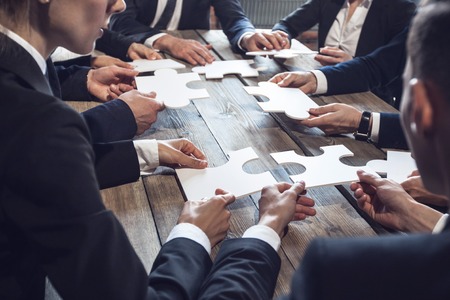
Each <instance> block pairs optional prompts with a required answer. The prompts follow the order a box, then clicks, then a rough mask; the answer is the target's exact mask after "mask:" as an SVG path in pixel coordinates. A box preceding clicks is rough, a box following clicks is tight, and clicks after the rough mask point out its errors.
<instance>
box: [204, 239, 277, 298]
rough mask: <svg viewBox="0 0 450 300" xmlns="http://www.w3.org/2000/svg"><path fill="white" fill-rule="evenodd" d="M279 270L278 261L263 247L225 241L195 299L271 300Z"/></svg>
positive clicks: (260, 243)
mask: <svg viewBox="0 0 450 300" xmlns="http://www.w3.org/2000/svg"><path fill="white" fill-rule="evenodd" d="M279 270H280V258H279V256H278V254H277V253H276V252H275V251H274V249H273V248H272V247H271V246H269V245H268V244H267V243H265V242H263V241H261V240H258V239H252V238H241V239H232V240H226V241H225V242H223V244H222V245H221V248H220V251H219V254H218V256H217V257H216V260H215V262H214V265H213V267H212V270H211V273H210V274H209V275H208V277H207V278H206V280H205V281H204V283H203V287H202V290H201V294H200V296H199V298H198V299H243V298H242V295H246V298H245V299H272V297H273V292H274V290H275V284H276V280H277V277H278V272H279Z"/></svg>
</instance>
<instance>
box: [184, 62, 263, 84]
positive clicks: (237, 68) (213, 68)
mask: <svg viewBox="0 0 450 300" xmlns="http://www.w3.org/2000/svg"><path fill="white" fill-rule="evenodd" d="M253 63H254V61H253V60H252V59H249V60H227V61H214V62H213V63H211V64H207V65H206V66H202V67H195V68H192V71H193V72H197V73H199V74H205V76H206V79H221V78H223V75H227V74H240V75H241V76H242V77H258V74H259V73H258V70H257V69H255V68H253V67H252V66H250V65H251V64H253Z"/></svg>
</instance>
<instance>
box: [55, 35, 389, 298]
mask: <svg viewBox="0 0 450 300" xmlns="http://www.w3.org/2000/svg"><path fill="white" fill-rule="evenodd" d="M172 34H173V35H175V36H179V37H183V38H189V39H194V40H197V41H200V42H201V43H209V44H212V45H213V47H214V49H213V50H212V52H213V53H214V55H215V57H216V60H231V59H243V58H245V59H249V57H242V56H241V55H239V54H235V53H233V52H232V51H231V48H230V45H229V43H228V40H227V39H226V37H225V35H224V34H223V32H222V31H220V30H210V31H201V30H195V31H194V30H187V31H176V32H172ZM254 60H255V62H256V64H257V65H258V66H265V67H266V70H264V71H261V72H260V75H259V77H257V78H241V77H240V76H237V75H226V76H225V77H224V78H223V79H221V80H206V79H205V77H204V76H203V75H201V77H202V81H201V82H193V83H191V84H190V86H191V87H198V88H200V87H202V88H206V89H207V90H208V93H209V95H210V98H209V99H198V100H193V101H191V104H189V106H187V107H184V108H182V109H177V110H174V109H166V110H164V111H163V112H161V113H159V115H158V121H157V122H156V123H155V124H153V125H152V127H151V128H150V129H149V130H147V131H146V132H145V133H144V134H143V135H141V136H139V137H137V138H138V139H143V138H145V139H147V138H152V139H171V138H181V137H183V138H188V139H190V140H191V141H193V142H194V143H195V144H196V145H197V146H198V147H199V148H200V149H201V150H202V151H203V152H204V153H205V154H206V156H207V159H208V162H209V166H210V167H217V166H221V165H223V164H225V163H226V162H227V161H228V156H227V153H229V152H230V151H236V150H239V149H242V148H246V147H252V148H253V149H254V150H255V151H256V153H257V154H258V156H259V158H260V159H258V160H255V161H251V162H248V163H247V164H245V166H244V170H245V171H246V172H249V173H262V172H265V171H270V172H271V173H272V175H273V176H274V177H275V178H276V179H277V180H278V181H287V182H290V179H289V175H292V174H298V173H300V172H302V171H303V170H302V168H301V167H299V166H298V165H295V164H287V165H282V166H281V165H278V164H276V162H275V161H274V160H273V159H272V158H271V157H270V155H269V154H270V153H273V152H279V151H287V150H294V151H295V152H296V153H298V154H300V155H306V156H315V155H320V154H321V153H322V151H321V150H320V149H319V148H320V147H322V146H329V145H338V144H342V145H345V146H346V147H347V148H349V149H350V150H351V151H352V152H353V153H354V156H353V157H350V158H345V159H342V161H343V162H344V163H346V164H349V165H355V166H362V165H365V164H366V162H367V161H369V160H372V159H384V158H385V157H386V156H385V152H383V151H382V150H381V149H379V148H377V147H375V146H374V145H372V144H369V143H366V142H361V141H356V140H354V139H353V137H351V136H350V135H340V136H325V135H324V134H323V132H322V131H320V130H319V129H317V128H306V127H304V126H300V125H298V124H296V123H295V122H294V121H292V120H290V119H289V118H287V117H286V116H284V114H281V113H279V114H278V113H276V114H273V113H271V114H269V113H264V112H262V111H261V109H260V108H259V106H258V105H257V101H262V100H263V99H261V98H258V97H254V96H252V95H248V94H247V93H246V92H245V91H244V89H243V88H242V86H244V85H249V86H253V85H257V83H258V82H260V81H266V80H268V79H269V78H271V77H272V76H273V75H274V74H277V73H279V72H283V71H286V70H309V69H311V68H317V67H318V65H317V63H316V62H315V61H314V60H313V56H311V55H305V56H299V57H296V58H293V59H288V60H286V61H275V60H273V59H269V58H263V57H255V58H254ZM183 63H184V62H183ZM184 64H186V63H184ZM186 65H187V64H186ZM190 69H191V66H188V67H187V68H186V69H185V70H178V71H179V72H180V71H181V72H189V71H190ZM312 99H313V100H314V101H315V102H316V103H317V104H319V105H323V104H327V103H339V102H340V103H347V104H351V105H354V106H355V107H358V108H360V109H364V110H372V111H391V112H394V111H396V110H395V109H394V108H392V107H391V106H389V105H388V104H386V103H385V102H383V101H382V100H380V99H379V98H377V97H376V96H375V95H373V94H372V93H370V92H367V93H357V94H349V95H339V96H327V97H324V96H321V97H313V98H312ZM71 104H72V106H73V107H74V108H75V109H77V110H79V111H83V110H85V109H88V108H90V107H93V106H94V105H96V104H95V103H90V102H71ZM323 172H339V170H330V169H327V166H323ZM157 173H159V174H158V175H157V174H155V175H150V176H143V177H141V178H140V179H139V181H137V182H134V183H131V184H127V185H122V186H119V187H115V188H110V189H106V190H103V191H102V196H103V200H104V203H105V205H106V206H107V207H108V208H109V209H111V210H112V211H114V213H115V214H116V215H117V217H118V219H119V220H120V222H121V223H122V225H123V226H124V227H125V230H126V232H127V234H128V237H129V238H130V240H131V243H132V244H133V246H134V247H135V249H136V252H137V253H138V255H139V257H140V258H141V260H142V262H143V264H144V265H145V268H146V269H147V270H150V268H151V265H152V262H153V260H154V259H155V257H156V255H157V253H158V251H159V249H160V248H161V245H162V244H163V243H164V241H165V240H166V238H167V236H168V234H169V232H170V230H171V229H172V227H173V226H174V225H175V224H176V221H177V219H178V215H179V213H180V212H181V209H182V207H183V203H184V201H185V198H184V196H183V190H182V188H181V186H180V184H179V182H178V180H177V177H176V175H175V172H173V171H172V170H171V169H164V170H163V172H157ZM307 195H308V196H309V197H311V198H313V199H314V200H315V201H316V209H317V215H316V216H315V217H311V218H308V219H307V220H305V221H299V222H292V223H291V224H290V226H289V232H288V234H287V235H286V236H285V237H284V239H283V240H282V244H281V249H280V250H279V252H278V253H279V255H280V257H281V262H282V263H281V270H280V274H279V276H278V282H277V286H276V290H275V295H274V298H276V297H277V296H279V295H281V294H285V293H287V292H288V291H289V285H290V281H291V277H292V275H293V272H294V270H295V268H296V267H298V266H299V264H301V261H302V257H303V254H304V251H305V250H306V247H307V246H308V244H309V242H310V241H311V240H312V239H314V238H315V237H318V236H322V237H344V236H345V237H357V236H372V235H376V234H384V233H387V231H386V230H385V229H384V228H382V227H381V226H379V225H377V224H376V223H374V222H373V221H371V220H370V219H368V218H367V217H366V216H365V215H364V213H362V212H361V211H360V210H359V209H358V208H357V206H356V203H355V199H354V198H353V196H352V193H351V192H350V190H349V186H348V184H347V185H338V186H326V187H318V188H311V189H309V190H308V194H307ZM258 200H259V193H257V194H254V195H250V196H247V197H244V198H241V199H239V200H237V201H236V202H235V203H233V204H232V205H230V206H229V209H230V211H231V220H230V222H231V228H230V231H229V234H228V238H233V237H240V236H242V234H243V232H244V231H245V230H246V229H247V228H248V227H250V226H252V225H254V224H255V223H256V222H257V220H258ZM218 247H220V244H219V246H218ZM218 247H216V248H214V249H213V251H212V252H213V253H212V256H213V257H214V256H215V255H216V253H217V250H218ZM48 296H49V297H47V298H52V297H51V295H48Z"/></svg>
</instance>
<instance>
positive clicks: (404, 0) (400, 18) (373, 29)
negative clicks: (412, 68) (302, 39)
mask: <svg viewBox="0 0 450 300" xmlns="http://www.w3.org/2000/svg"><path fill="white" fill-rule="evenodd" d="M344 2H345V0H310V1H308V2H307V3H305V4H304V5H302V6H301V7H299V8H298V9H297V10H295V11H294V12H292V13H291V14H289V15H288V16H287V17H285V18H284V19H282V20H281V21H280V22H279V23H278V24H276V25H275V26H274V27H273V30H282V31H285V32H286V33H288V34H289V36H290V38H296V37H297V36H298V35H299V34H300V33H302V32H303V31H306V30H308V29H310V28H311V27H313V26H314V25H316V24H319V32H318V33H319V37H318V42H319V43H318V45H319V47H323V46H324V45H325V39H326V37H327V35H328V31H329V30H330V28H331V26H332V25H333V23H334V21H335V19H336V16H337V14H338V13H339V11H340V9H341V8H342V5H343V4H344ZM415 8H416V6H415V4H414V2H412V1H409V0H374V1H373V2H372V4H371V6H370V9H369V12H368V13H367V17H366V20H365V21H364V25H363V27H362V30H361V35H360V38H359V41H358V46H357V48H356V55H355V56H362V55H367V54H369V53H370V52H372V51H374V50H375V49H377V48H378V47H380V46H383V45H385V44H386V43H388V42H389V41H390V40H391V39H392V38H393V37H394V36H396V35H397V34H398V33H399V32H400V31H402V30H403V28H405V26H406V25H408V24H409V21H410V20H411V17H412V16H413V14H414V11H415Z"/></svg>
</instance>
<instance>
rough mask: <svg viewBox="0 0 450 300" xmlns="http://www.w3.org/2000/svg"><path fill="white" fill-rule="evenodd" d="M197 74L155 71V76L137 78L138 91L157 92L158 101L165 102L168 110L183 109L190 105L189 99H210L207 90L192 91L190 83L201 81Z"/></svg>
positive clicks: (170, 70)
mask: <svg viewBox="0 0 450 300" xmlns="http://www.w3.org/2000/svg"><path fill="white" fill-rule="evenodd" d="M200 80H201V78H200V76H199V75H198V74H196V73H180V74H178V73H177V71H175V70H172V69H161V70H156V71H155V76H138V77H136V85H137V89H138V90H139V91H140V92H143V93H149V92H152V91H154V92H156V99H158V100H160V101H163V102H164V104H165V106H166V107H168V108H181V107H184V106H187V105H189V103H190V102H189V99H196V98H208V97H209V94H208V91H207V90H206V89H190V88H188V87H187V86H186V84H187V83H188V82H191V81H200Z"/></svg>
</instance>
